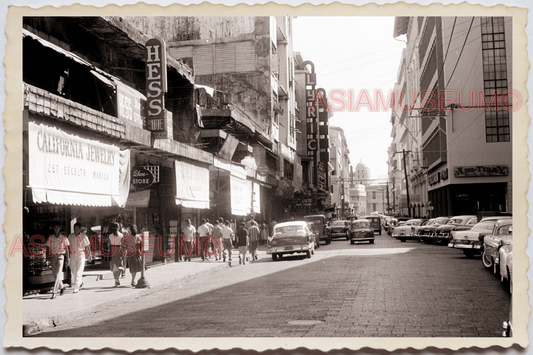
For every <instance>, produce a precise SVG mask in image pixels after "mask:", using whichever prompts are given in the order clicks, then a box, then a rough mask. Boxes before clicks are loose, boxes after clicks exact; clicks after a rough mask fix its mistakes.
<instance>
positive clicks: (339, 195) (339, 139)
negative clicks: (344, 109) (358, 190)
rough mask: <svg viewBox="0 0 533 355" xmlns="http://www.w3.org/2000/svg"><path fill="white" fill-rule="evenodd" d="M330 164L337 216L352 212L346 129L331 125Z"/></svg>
mask: <svg viewBox="0 0 533 355" xmlns="http://www.w3.org/2000/svg"><path fill="white" fill-rule="evenodd" d="M329 132H330V134H329V136H330V147H331V148H330V152H331V157H330V164H331V165H332V166H333V173H332V175H331V202H332V203H333V204H334V205H335V206H336V211H335V213H336V215H337V216H346V215H350V214H351V202H350V168H351V166H350V157H349V154H350V149H348V144H347V143H346V137H345V136H344V130H343V129H342V128H340V127H335V126H330V127H329Z"/></svg>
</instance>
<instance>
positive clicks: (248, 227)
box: [246, 214, 255, 229]
mask: <svg viewBox="0 0 533 355" xmlns="http://www.w3.org/2000/svg"><path fill="white" fill-rule="evenodd" d="M254 222H255V215H253V214H252V215H250V219H249V220H248V222H246V229H250V227H252V226H253V225H254Z"/></svg>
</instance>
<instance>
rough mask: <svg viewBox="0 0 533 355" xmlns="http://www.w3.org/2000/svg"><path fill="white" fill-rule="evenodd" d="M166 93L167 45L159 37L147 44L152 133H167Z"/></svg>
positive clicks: (147, 80) (150, 125) (147, 85)
mask: <svg viewBox="0 0 533 355" xmlns="http://www.w3.org/2000/svg"><path fill="white" fill-rule="evenodd" d="M165 92H167V60H166V44H165V41H164V40H163V39H161V38H159V37H154V38H151V39H149V40H148V41H147V42H146V99H147V108H146V119H147V129H148V130H150V131H166V127H165V123H164V121H165Z"/></svg>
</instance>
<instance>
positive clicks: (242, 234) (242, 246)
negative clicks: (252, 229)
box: [235, 222, 250, 265]
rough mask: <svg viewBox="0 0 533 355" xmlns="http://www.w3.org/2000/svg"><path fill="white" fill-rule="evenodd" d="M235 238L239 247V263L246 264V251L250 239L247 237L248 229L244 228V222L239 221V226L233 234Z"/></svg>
mask: <svg viewBox="0 0 533 355" xmlns="http://www.w3.org/2000/svg"><path fill="white" fill-rule="evenodd" d="M235 237H236V239H237V246H238V247H239V265H240V264H243V265H246V251H247V249H248V245H249V244H250V241H249V239H248V231H247V230H246V223H244V222H241V224H240V228H239V230H238V231H237V234H236V235H235Z"/></svg>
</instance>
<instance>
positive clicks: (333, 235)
mask: <svg viewBox="0 0 533 355" xmlns="http://www.w3.org/2000/svg"><path fill="white" fill-rule="evenodd" d="M347 235H348V233H346V232H329V236H330V237H332V238H337V237H346V236H347Z"/></svg>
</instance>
